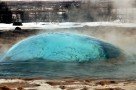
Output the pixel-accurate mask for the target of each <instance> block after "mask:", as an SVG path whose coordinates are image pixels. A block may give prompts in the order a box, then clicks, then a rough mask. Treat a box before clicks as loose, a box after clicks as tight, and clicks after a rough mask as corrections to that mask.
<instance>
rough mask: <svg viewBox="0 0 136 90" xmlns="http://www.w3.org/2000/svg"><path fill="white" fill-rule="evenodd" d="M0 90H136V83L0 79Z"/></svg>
mask: <svg viewBox="0 0 136 90" xmlns="http://www.w3.org/2000/svg"><path fill="white" fill-rule="evenodd" d="M0 90H136V81H128V80H109V79H102V80H97V79H72V78H67V79H59V80H46V79H0Z"/></svg>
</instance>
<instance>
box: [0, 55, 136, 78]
mask: <svg viewBox="0 0 136 90" xmlns="http://www.w3.org/2000/svg"><path fill="white" fill-rule="evenodd" d="M135 58H136V57H135ZM135 73H136V63H135V62H134V61H133V60H131V61H129V62H122V63H120V64H119V63H114V64H113V63H110V62H106V61H105V62H89V63H62V62H59V63H58V62H47V61H40V62H39V61H35V60H34V61H23V62H1V63H0V78H32V77H42V78H48V79H56V78H65V77H73V78H87V77H91V78H114V79H116V78H118V79H131V80H133V79H136V74H135Z"/></svg>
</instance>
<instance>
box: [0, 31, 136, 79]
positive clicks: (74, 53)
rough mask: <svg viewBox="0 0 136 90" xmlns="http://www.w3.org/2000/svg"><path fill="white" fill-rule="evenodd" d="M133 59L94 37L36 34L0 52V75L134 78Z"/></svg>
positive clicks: (135, 71)
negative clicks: (2, 52) (1, 53)
mask: <svg viewBox="0 0 136 90" xmlns="http://www.w3.org/2000/svg"><path fill="white" fill-rule="evenodd" d="M54 52H55V54H54ZM62 52H63V53H62ZM56 53H57V54H56ZM132 57H133V58H132ZM135 59H136V56H127V57H124V53H123V52H122V51H121V50H120V49H119V48H117V47H115V46H113V45H111V44H109V43H106V42H103V41H100V40H98V39H96V38H92V37H88V36H84V35H75V34H68V33H48V34H40V35H36V36H33V37H30V38H27V39H25V40H23V41H20V42H19V43H17V44H15V45H14V46H13V47H11V48H10V49H9V51H7V53H6V54H5V55H4V56H1V62H0V78H32V77H43V78H48V79H55V78H65V77H73V78H87V77H91V78H118V79H122V78H123V79H124V78H126V79H136V74H135V73H136V63H135Z"/></svg>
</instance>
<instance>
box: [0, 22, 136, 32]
mask: <svg viewBox="0 0 136 90" xmlns="http://www.w3.org/2000/svg"><path fill="white" fill-rule="evenodd" d="M84 26H89V27H95V26H115V27H136V23H120V22H81V23H80V22H62V23H58V22H52V23H51V22H29V23H23V26H19V27H21V28H22V29H58V28H75V27H84ZM15 27H17V26H13V25H12V24H4V23H0V30H4V31H5V30H14V29H15Z"/></svg>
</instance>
